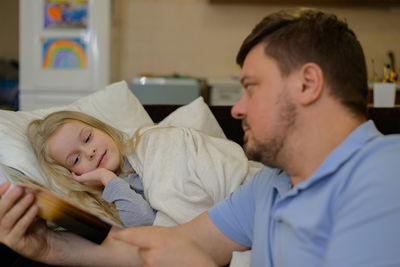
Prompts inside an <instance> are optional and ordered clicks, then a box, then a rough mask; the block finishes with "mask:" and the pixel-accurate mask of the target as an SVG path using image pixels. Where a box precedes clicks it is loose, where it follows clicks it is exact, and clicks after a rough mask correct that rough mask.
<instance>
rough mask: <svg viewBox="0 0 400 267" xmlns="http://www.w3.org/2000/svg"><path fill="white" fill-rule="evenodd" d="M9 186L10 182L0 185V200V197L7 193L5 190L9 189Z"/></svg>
mask: <svg viewBox="0 0 400 267" xmlns="http://www.w3.org/2000/svg"><path fill="white" fill-rule="evenodd" d="M10 185H11V183H10V182H6V183H4V184H1V185H0V199H1V196H2V195H3V194H4V193H5V192H7V189H8V188H9V187H10Z"/></svg>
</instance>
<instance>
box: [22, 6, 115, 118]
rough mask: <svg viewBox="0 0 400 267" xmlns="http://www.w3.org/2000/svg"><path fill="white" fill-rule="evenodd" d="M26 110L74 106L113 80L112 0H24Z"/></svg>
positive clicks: (24, 108)
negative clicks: (72, 104) (73, 103)
mask: <svg viewBox="0 0 400 267" xmlns="http://www.w3.org/2000/svg"><path fill="white" fill-rule="evenodd" d="M19 3H20V13H19V37H20V38H19V53H20V54H19V59H20V68H19V81H20V83H19V104H20V109H21V110H32V109H38V108H46V107H50V106H60V105H66V104H70V103H71V102H73V101H74V100H76V99H79V98H81V97H82V96H85V95H88V94H91V93H93V92H94V91H96V90H99V89H102V88H104V87H105V86H106V85H107V84H108V83H109V39H110V38H109V27H110V3H111V1H110V0H97V1H88V0H82V1H76V2H73V1H66V0H57V1H48V0H35V1H32V0H20V2H19Z"/></svg>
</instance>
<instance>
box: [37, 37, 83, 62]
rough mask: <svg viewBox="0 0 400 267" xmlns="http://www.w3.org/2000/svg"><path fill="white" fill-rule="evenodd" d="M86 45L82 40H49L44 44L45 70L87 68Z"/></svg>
mask: <svg viewBox="0 0 400 267" xmlns="http://www.w3.org/2000/svg"><path fill="white" fill-rule="evenodd" d="M86 58H87V57H86V44H85V43H84V42H83V41H82V40H81V39H80V38H47V39H46V40H45V41H44V42H43V64H42V66H43V68H44V69H50V68H51V69H71V68H86V66H87V59H86Z"/></svg>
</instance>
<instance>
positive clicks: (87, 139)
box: [85, 133, 92, 143]
mask: <svg viewBox="0 0 400 267" xmlns="http://www.w3.org/2000/svg"><path fill="white" fill-rule="evenodd" d="M91 137H92V134H91V133H90V134H89V135H88V137H86V139H85V143H87V142H89V140H90V138H91Z"/></svg>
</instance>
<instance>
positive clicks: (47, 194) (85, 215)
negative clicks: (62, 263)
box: [0, 163, 121, 244]
mask: <svg viewBox="0 0 400 267" xmlns="http://www.w3.org/2000/svg"><path fill="white" fill-rule="evenodd" d="M0 179H1V181H3V180H4V181H7V180H8V181H10V182H11V183H12V184H14V185H15V184H18V185H20V186H22V187H24V188H25V190H26V191H29V192H34V194H35V200H36V204H37V205H38V206H39V217H41V218H42V219H44V220H46V221H48V222H51V223H54V224H56V225H58V226H61V227H63V228H64V229H67V230H69V231H72V232H74V233H76V234H78V235H80V236H82V237H85V238H87V239H89V240H91V241H93V242H95V243H98V244H99V243H101V242H102V241H103V240H104V239H105V238H106V236H107V235H108V232H109V231H110V229H111V227H112V226H113V225H115V226H118V227H121V226H120V225H116V224H114V223H113V222H111V221H110V220H108V219H105V218H101V217H99V216H96V215H94V214H92V213H90V212H89V211H87V210H84V209H82V208H81V207H79V206H77V205H75V204H74V203H73V202H71V201H69V200H67V199H65V198H63V197H61V196H59V195H57V194H56V193H54V192H52V191H50V190H49V189H47V188H45V187H43V186H42V185H40V184H38V183H36V182H35V181H33V180H32V179H30V178H29V177H27V176H26V175H24V174H23V173H22V172H20V171H18V170H16V169H14V168H11V167H8V166H6V165H3V164H1V163H0Z"/></svg>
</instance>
